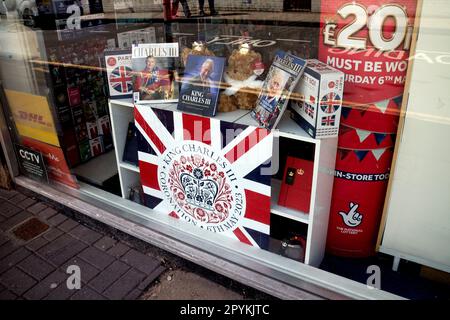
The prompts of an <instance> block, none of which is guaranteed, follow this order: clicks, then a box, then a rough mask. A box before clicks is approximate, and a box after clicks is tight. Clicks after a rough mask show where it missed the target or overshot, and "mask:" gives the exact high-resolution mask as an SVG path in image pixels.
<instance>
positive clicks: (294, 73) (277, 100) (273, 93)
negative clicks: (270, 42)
mask: <svg viewBox="0 0 450 320" xmlns="http://www.w3.org/2000/svg"><path fill="white" fill-rule="evenodd" d="M305 67H306V60H303V59H301V58H299V57H296V56H294V55H291V54H289V53H286V52H284V51H278V52H277V53H276V55H275V59H274V61H273V63H272V66H271V67H270V69H269V72H268V73H267V77H266V80H265V81H264V84H263V88H262V90H261V92H260V94H259V96H258V100H257V101H256V107H255V109H253V111H252V113H251V115H252V117H253V118H254V119H255V120H256V121H257V122H258V123H259V125H260V126H261V127H264V128H266V129H269V130H271V129H273V128H275V127H276V126H277V124H278V122H279V121H280V119H281V116H282V115H283V112H284V110H285V109H286V106H287V103H288V101H289V97H290V95H291V92H292V91H293V90H294V88H295V86H296V85H297V82H298V80H299V79H300V77H301V75H302V74H303V71H305Z"/></svg>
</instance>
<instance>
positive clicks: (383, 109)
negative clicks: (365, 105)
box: [375, 99, 389, 113]
mask: <svg viewBox="0 0 450 320" xmlns="http://www.w3.org/2000/svg"><path fill="white" fill-rule="evenodd" d="M388 104H389V99H387V100H383V101H380V102H377V103H375V107H377V108H378V109H379V110H380V111H381V112H382V113H385V112H386V109H387V107H388Z"/></svg>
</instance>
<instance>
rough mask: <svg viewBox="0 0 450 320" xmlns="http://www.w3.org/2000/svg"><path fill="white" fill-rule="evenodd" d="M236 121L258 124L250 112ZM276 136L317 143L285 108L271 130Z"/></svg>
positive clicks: (245, 123) (250, 124) (252, 124)
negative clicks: (275, 125)
mask: <svg viewBox="0 0 450 320" xmlns="http://www.w3.org/2000/svg"><path fill="white" fill-rule="evenodd" d="M236 123H239V124H244V125H249V126H258V124H257V123H256V121H255V119H253V118H252V116H251V115H250V112H249V113H248V114H246V115H245V116H244V117H242V118H240V119H238V120H237V121H236ZM272 131H273V133H274V134H275V135H276V136H279V137H286V138H290V139H295V140H301V141H306V142H310V143H317V142H318V139H314V138H312V137H311V136H310V135H309V134H307V133H306V132H305V130H303V129H302V128H301V127H300V126H299V125H298V124H297V123H296V122H295V121H294V120H292V119H291V116H290V111H289V110H286V111H285V112H284V113H283V115H282V118H281V120H280V122H279V123H278V125H277V127H276V128H275V129H273V130H272Z"/></svg>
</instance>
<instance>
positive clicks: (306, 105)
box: [291, 59, 344, 138]
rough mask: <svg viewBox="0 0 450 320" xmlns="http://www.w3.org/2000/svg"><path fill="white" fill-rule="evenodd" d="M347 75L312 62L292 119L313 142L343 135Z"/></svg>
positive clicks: (306, 71) (300, 83) (306, 72)
mask: <svg viewBox="0 0 450 320" xmlns="http://www.w3.org/2000/svg"><path fill="white" fill-rule="evenodd" d="M343 91H344V74H343V73H342V72H341V71H339V70H337V69H334V68H332V67H330V66H329V65H327V64H325V63H323V62H320V61H318V60H316V59H311V60H308V66H307V67H306V70H305V72H304V73H303V76H302V77H301V78H300V81H299V83H298V86H297V88H296V93H297V94H298V95H299V96H300V97H303V99H302V100H296V101H292V103H291V107H292V109H293V111H294V112H293V113H292V119H294V121H296V122H297V123H298V124H299V125H300V126H301V127H302V128H303V129H304V130H305V131H306V132H307V133H308V134H309V135H310V136H312V137H313V138H327V137H335V136H337V135H338V132H339V120H340V116H341V109H342V108H341V106H342V95H343Z"/></svg>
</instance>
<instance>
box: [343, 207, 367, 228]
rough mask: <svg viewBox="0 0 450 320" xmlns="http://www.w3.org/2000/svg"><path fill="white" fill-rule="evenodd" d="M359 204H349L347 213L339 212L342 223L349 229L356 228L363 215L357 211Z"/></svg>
mask: <svg viewBox="0 0 450 320" xmlns="http://www.w3.org/2000/svg"><path fill="white" fill-rule="evenodd" d="M358 206H359V204H357V203H353V202H350V205H349V207H350V210H349V211H348V212H344V211H340V212H339V214H340V215H341V217H342V220H343V221H344V223H345V224H346V225H347V226H349V227H352V228H354V227H357V226H359V225H360V224H361V222H362V218H363V215H362V214H361V213H359V212H358V211H357V209H358Z"/></svg>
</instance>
